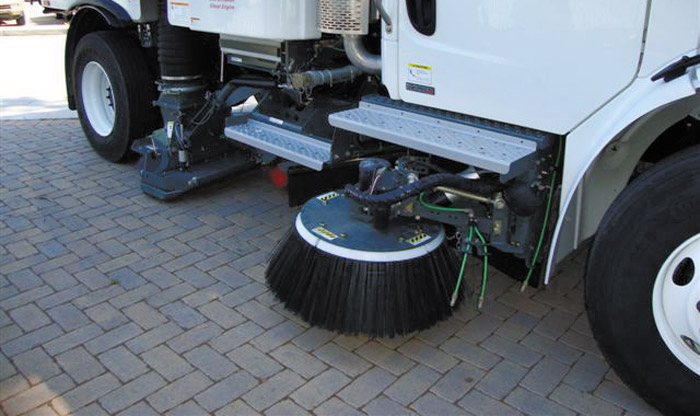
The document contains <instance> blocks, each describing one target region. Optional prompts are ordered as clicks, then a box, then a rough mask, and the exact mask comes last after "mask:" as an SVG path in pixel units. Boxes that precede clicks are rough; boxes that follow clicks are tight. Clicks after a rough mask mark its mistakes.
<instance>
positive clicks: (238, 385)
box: [195, 371, 258, 414]
mask: <svg viewBox="0 0 700 416" xmlns="http://www.w3.org/2000/svg"><path fill="white" fill-rule="evenodd" d="M257 385H258V381H257V380H256V379H255V378H254V377H253V376H251V375H250V374H248V373H247V372H245V371H239V372H237V373H235V374H232V375H231V376H229V377H228V378H226V379H224V380H221V381H219V382H218V383H216V384H214V385H213V386H211V387H209V388H208V389H207V390H205V391H203V392H201V393H199V394H198V395H196V396H195V400H196V401H197V403H199V405H200V406H202V407H203V408H204V409H206V410H207V411H208V412H214V411H215V410H217V409H220V408H222V407H224V406H226V404H228V403H230V402H232V401H234V400H236V399H238V398H239V397H241V396H243V395H244V394H245V393H247V392H248V391H250V390H251V389H252V388H253V387H255V386H257ZM217 414H218V412H217Z"/></svg>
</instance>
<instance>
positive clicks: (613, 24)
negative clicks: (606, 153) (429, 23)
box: [385, 0, 647, 134]
mask: <svg viewBox="0 0 700 416" xmlns="http://www.w3.org/2000/svg"><path fill="white" fill-rule="evenodd" d="M400 4H401V8H400V12H399V13H400V16H399V19H398V20H399V26H400V27H399V30H400V32H399V60H398V62H397V65H398V73H399V83H400V85H399V87H400V95H401V99H403V100H405V101H408V102H412V103H417V104H423V105H427V106H431V107H437V108H442V109H446V110H451V111H456V112H460V113H465V114H470V115H476V116H481V117H485V118H489V119H495V120H499V121H504V122H508V123H512V124H516V125H522V126H527V127H531V128H535V129H540V130H545V131H549V132H553V133H559V134H564V133H566V132H568V131H570V130H571V129H573V128H574V127H575V126H576V125H577V124H579V123H581V122H582V121H583V120H584V119H585V118H586V117H588V116H589V115H590V114H592V113H593V112H594V111H595V110H596V109H598V108H599V107H600V106H601V105H603V104H604V103H605V102H606V101H608V100H610V99H611V98H612V97H614V96H615V94H617V93H618V92H619V91H621V90H622V89H623V88H624V87H625V86H627V85H628V84H629V83H630V82H631V81H632V80H633V78H634V76H635V74H636V71H637V68H638V66H639V59H640V52H641V45H642V36H643V28H644V22H645V16H646V6H647V4H646V1H644V0H615V1H609V0H469V1H464V0H440V1H438V2H437V7H438V13H437V30H436V32H435V34H434V35H433V36H424V35H421V34H420V33H418V32H417V31H415V30H414V29H413V27H412V25H411V23H410V21H409V19H408V14H407V11H406V3H405V2H400ZM386 65H389V64H388V63H387V64H385V66H386ZM411 65H414V66H411ZM416 65H417V66H416ZM421 66H422V67H425V68H427V69H423V70H421V68H420V67H421ZM416 69H418V70H417V71H416ZM407 82H411V83H414V84H418V85H424V86H425V87H427V88H426V89H425V91H426V92H430V91H431V88H433V89H434V95H430V94H426V93H420V92H413V91H408V90H407V89H406V83H407Z"/></svg>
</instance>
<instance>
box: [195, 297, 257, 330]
mask: <svg viewBox="0 0 700 416" xmlns="http://www.w3.org/2000/svg"><path fill="white" fill-rule="evenodd" d="M199 312H201V313H202V314H203V315H204V316H206V317H207V318H209V319H211V320H212V321H214V322H215V323H216V324H217V325H219V326H220V327H222V328H224V329H229V328H233V327H234V326H236V325H240V324H241V323H243V322H244V321H245V320H246V319H245V318H244V317H243V315H241V314H240V313H238V312H236V311H234V310H233V309H231V308H230V307H228V306H226V305H224V304H223V303H221V302H219V301H216V300H215V301H213V302H210V303H207V304H206V305H203V306H201V307H200V308H199Z"/></svg>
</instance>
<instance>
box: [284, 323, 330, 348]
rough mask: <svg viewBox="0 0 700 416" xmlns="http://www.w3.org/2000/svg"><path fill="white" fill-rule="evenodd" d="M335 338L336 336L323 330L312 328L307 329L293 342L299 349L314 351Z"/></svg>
mask: <svg viewBox="0 0 700 416" xmlns="http://www.w3.org/2000/svg"><path fill="white" fill-rule="evenodd" d="M334 337H335V334H334V333H333V332H331V331H328V330H326V329H323V328H317V327H311V328H309V329H307V330H306V331H305V332H304V333H303V334H301V335H299V336H298V337H296V338H294V340H292V342H293V343H294V345H296V346H297V347H299V348H301V349H303V350H306V351H313V350H315V349H317V348H319V347H320V346H322V345H324V344H326V343H328V342H329V341H331V340H332V339H333V338H334Z"/></svg>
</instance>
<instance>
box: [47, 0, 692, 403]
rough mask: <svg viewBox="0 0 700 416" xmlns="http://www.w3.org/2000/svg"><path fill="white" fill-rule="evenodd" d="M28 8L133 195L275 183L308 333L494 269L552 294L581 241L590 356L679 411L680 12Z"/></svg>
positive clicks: (392, 3) (311, 1)
mask: <svg viewBox="0 0 700 416" xmlns="http://www.w3.org/2000/svg"><path fill="white" fill-rule="evenodd" d="M42 3H43V5H44V6H45V7H49V8H52V9H60V10H64V11H66V13H68V14H69V15H70V18H71V23H70V28H69V30H68V34H67V38H66V49H65V74H66V82H67V92H68V103H69V106H70V107H71V108H73V109H77V111H78V115H79V118H80V122H81V124H82V127H83V129H84V131H85V135H86V136H87V139H88V141H89V143H90V145H92V147H93V148H94V150H95V151H96V152H97V153H98V154H99V155H101V156H102V157H104V158H105V159H107V160H109V161H113V162H117V161H121V160H124V159H125V158H127V157H128V156H129V155H130V154H138V155H139V156H140V159H139V161H138V163H137V165H136V166H137V170H138V173H139V175H140V181H141V189H142V190H143V192H145V193H146V194H148V195H151V196H153V197H155V198H159V199H170V198H176V197H178V196H179V195H182V194H183V193H185V192H188V191H191V190H193V189H194V188H197V187H199V186H202V185H204V184H206V183H209V182H212V181H215V180H217V179H220V178H223V177H229V176H232V175H235V174H236V173H237V172H242V171H245V170H248V169H253V168H256V167H258V166H261V165H266V166H270V167H274V168H275V169H276V172H277V177H278V179H281V180H280V182H286V183H287V190H288V193H289V200H290V203H291V204H292V205H302V206H301V208H300V211H299V213H298V215H297V216H296V219H295V220H294V223H293V224H290V231H289V233H288V234H287V235H286V237H284V239H283V240H282V242H281V243H280V245H279V246H278V247H277V249H276V251H275V253H274V255H273V256H272V258H271V259H270V262H269V266H268V268H267V272H266V273H267V274H266V278H267V281H268V284H269V286H270V288H271V290H272V291H273V292H274V293H275V294H276V295H277V296H278V297H279V299H280V300H281V301H283V302H284V304H285V305H286V307H287V308H289V309H290V310H292V311H294V312H295V313H297V314H299V315H300V316H301V317H302V318H303V319H305V320H307V321H308V322H310V323H311V324H313V325H318V326H320V327H324V328H327V329H330V330H334V331H339V332H342V333H347V334H359V333H362V334H368V335H370V336H394V335H400V334H406V333H410V332H412V331H417V330H422V329H425V328H428V327H430V326H431V325H433V324H435V323H436V322H438V321H440V320H442V319H447V318H448V317H449V316H450V315H451V314H452V312H453V310H454V309H455V308H457V307H459V306H460V304H461V305H462V307H467V306H465V304H469V305H470V306H473V307H480V306H481V305H482V304H483V302H484V299H485V294H486V293H487V291H488V267H489V265H491V266H493V265H497V266H498V267H499V268H500V269H502V270H503V271H505V272H507V274H509V275H510V276H512V277H513V278H516V279H519V280H521V281H522V287H523V289H524V288H526V287H527V286H528V285H546V284H547V283H548V282H549V279H550V277H551V276H552V275H553V274H554V269H555V266H556V264H557V262H558V261H560V260H561V259H563V258H564V257H565V256H567V255H569V254H570V253H571V252H573V251H574V250H576V249H577V248H578V247H579V246H580V245H582V244H583V243H584V242H585V241H587V240H592V243H591V245H590V254H589V258H588V265H587V268H586V275H585V301H586V308H587V311H588V318H589V321H590V324H591V327H592V329H593V332H594V335H595V338H596V340H597V342H598V344H599V346H600V349H601V350H602V352H603V353H604V354H605V356H606V357H607V359H608V361H609V362H610V363H611V364H612V366H613V367H614V369H615V371H616V372H617V373H618V374H619V375H620V377H621V378H622V379H623V380H625V381H626V382H627V383H628V384H629V385H630V386H632V387H633V388H634V389H635V390H636V391H637V392H638V393H639V394H640V395H641V396H642V397H644V398H645V399H646V400H648V401H649V403H651V404H653V405H654V406H656V407H657V408H658V409H661V410H662V411H664V412H668V413H669V414H681V413H695V414H697V410H698V409H700V394H698V393H699V392H700V139H699V137H700V127H699V126H700V93H699V92H698V91H699V90H700V65H699V63H700V55H699V52H700V48H699V46H700V45H699V41H700V2H698V1H697V0H654V1H651V0H616V1H614V2H611V1H606V0H587V1H583V0H561V1H546V0H518V1H515V0H468V1H466V0H161V1H155V0H153V1H146V0H141V1H138V0H70V1H66V0H44V1H43V2H42ZM234 180H235V179H234ZM164 209H167V206H165V205H164ZM475 257H478V258H480V263H479V264H480V265H482V266H481V267H482V271H481V272H480V274H479V276H478V281H477V283H476V284H472V283H468V282H467V281H466V279H465V276H464V275H465V265H466V264H467V263H468V262H470V261H474V258H475Z"/></svg>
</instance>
